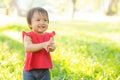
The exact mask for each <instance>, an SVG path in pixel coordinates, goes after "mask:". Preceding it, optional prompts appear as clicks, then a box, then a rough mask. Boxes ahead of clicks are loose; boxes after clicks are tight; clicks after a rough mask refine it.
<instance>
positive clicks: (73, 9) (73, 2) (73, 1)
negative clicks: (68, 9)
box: [72, 0, 76, 19]
mask: <svg viewBox="0 0 120 80" xmlns="http://www.w3.org/2000/svg"><path fill="white" fill-rule="evenodd" d="M72 4H73V8H72V19H73V18H74V15H75V5H76V0H72Z"/></svg>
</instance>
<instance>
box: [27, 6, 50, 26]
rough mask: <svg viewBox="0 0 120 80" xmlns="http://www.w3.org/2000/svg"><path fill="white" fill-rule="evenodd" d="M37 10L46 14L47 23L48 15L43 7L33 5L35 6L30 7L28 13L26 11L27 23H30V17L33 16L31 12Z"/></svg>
mask: <svg viewBox="0 0 120 80" xmlns="http://www.w3.org/2000/svg"><path fill="white" fill-rule="evenodd" d="M36 11H38V12H40V13H41V14H45V16H47V18H48V23H49V16H48V12H47V11H46V10H45V9H44V8H41V7H35V8H31V9H30V10H29V11H28V13H27V23H28V24H31V19H32V17H33V14H34V13H35V12H36Z"/></svg>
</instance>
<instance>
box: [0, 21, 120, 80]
mask: <svg viewBox="0 0 120 80" xmlns="http://www.w3.org/2000/svg"><path fill="white" fill-rule="evenodd" d="M119 25H120V23H109V22H87V21H54V22H50V25H49V31H52V30H55V31H56V36H55V42H56V46H57V48H56V51H55V52H53V53H51V56H52V59H53V64H54V68H53V69H51V78H52V80H119V79H120V42H119V41H120V37H119V35H120V32H119V30H120V27H119ZM22 30H27V31H28V30H29V29H28V27H27V26H26V25H21V24H12V25H7V26H4V27H0V55H1V56H0V65H1V66H0V69H1V71H0V79H2V80H21V78H22V68H23V61H24V48H23V44H22V39H21V31H22ZM12 35H14V37H13V36H12ZM16 35H18V36H17V37H15V36H16Z"/></svg>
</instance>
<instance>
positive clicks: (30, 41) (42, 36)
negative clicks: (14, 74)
mask: <svg viewBox="0 0 120 80" xmlns="http://www.w3.org/2000/svg"><path fill="white" fill-rule="evenodd" d="M27 22H28V25H29V28H30V29H31V31H30V32H25V31H23V32H22V35H23V43H24V47H25V51H26V53H25V62H24V69H23V80H50V71H49V69H50V68H52V60H51V57H50V52H51V51H54V50H55V48H56V47H55V44H54V39H53V37H54V36H55V32H54V31H53V32H51V33H48V32H46V30H47V29H48V24H49V17H48V13H47V11H46V10H45V9H43V8H41V7H36V8H32V9H30V10H29V11H28V14H27Z"/></svg>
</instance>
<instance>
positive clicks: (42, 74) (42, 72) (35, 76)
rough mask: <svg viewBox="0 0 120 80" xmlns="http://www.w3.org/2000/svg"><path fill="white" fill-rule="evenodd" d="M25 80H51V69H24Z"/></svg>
mask: <svg viewBox="0 0 120 80" xmlns="http://www.w3.org/2000/svg"><path fill="white" fill-rule="evenodd" d="M23 80H50V71H49V69H35V70H31V71H25V70H23Z"/></svg>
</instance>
